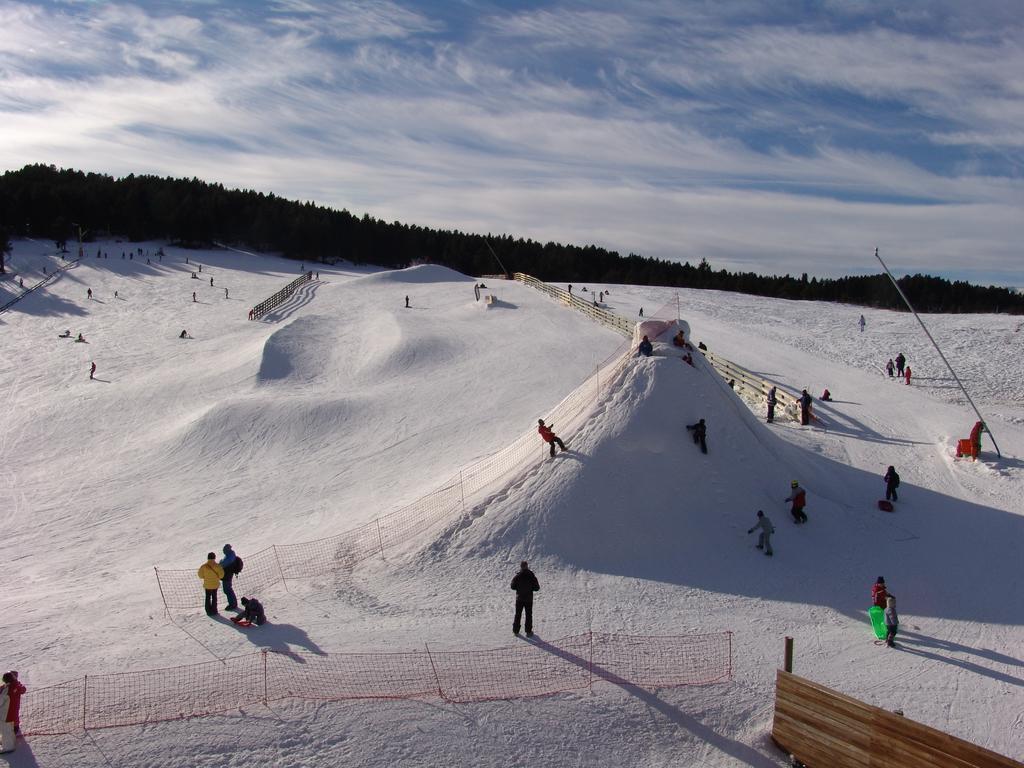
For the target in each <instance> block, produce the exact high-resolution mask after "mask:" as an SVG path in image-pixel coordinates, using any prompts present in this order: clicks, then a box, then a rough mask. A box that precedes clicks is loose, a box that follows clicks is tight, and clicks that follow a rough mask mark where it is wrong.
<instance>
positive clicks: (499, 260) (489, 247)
mask: <svg viewBox="0 0 1024 768" xmlns="http://www.w3.org/2000/svg"><path fill="white" fill-rule="evenodd" d="M484 245H486V246H487V250H488V251H490V252H491V256H493V257H494V260H495V261H496V262H498V266H499V267H501V271H502V272H504V273H505V274H506V275H508V277H509V279H511V277H512V276H511V275H510V274H509V271H508V270H507V269H505V265H504V264H502V263H501V259H499V258H498V254H496V253H495V252H494V249H493V248H491V244H490V242H488V240H487V238H486V237H485V238H484Z"/></svg>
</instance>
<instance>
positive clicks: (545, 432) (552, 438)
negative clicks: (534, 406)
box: [537, 419, 568, 458]
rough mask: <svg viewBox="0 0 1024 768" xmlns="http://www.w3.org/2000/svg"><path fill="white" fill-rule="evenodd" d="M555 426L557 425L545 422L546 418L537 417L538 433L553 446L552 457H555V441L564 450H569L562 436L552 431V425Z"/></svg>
mask: <svg viewBox="0 0 1024 768" xmlns="http://www.w3.org/2000/svg"><path fill="white" fill-rule="evenodd" d="M553 426H555V425H554V424H545V423H544V419H537V434H539V435H540V436H541V438H543V440H544V442H545V443H547V444H548V445H549V446H550V447H551V458H554V457H555V443H558V447H559V448H561V449H562V450H563V451H565V450H568V449H567V448H566V447H565V443H563V442H562V440H561V438H559V437H558V436H557V435H556V434H555V433H554V432H552V431H551V427H553Z"/></svg>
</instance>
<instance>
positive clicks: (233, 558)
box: [220, 544, 242, 611]
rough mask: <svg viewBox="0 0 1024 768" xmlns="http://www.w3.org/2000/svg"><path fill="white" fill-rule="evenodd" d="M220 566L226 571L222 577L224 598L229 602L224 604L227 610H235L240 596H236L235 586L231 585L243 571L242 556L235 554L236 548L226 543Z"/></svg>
mask: <svg viewBox="0 0 1024 768" xmlns="http://www.w3.org/2000/svg"><path fill="white" fill-rule="evenodd" d="M220 567H221V570H222V571H223V572H224V575H223V576H222V577H221V582H220V583H221V587H222V588H223V589H224V598H225V599H226V600H227V601H228V604H227V605H225V606H224V610H226V611H234V610H237V609H238V598H236V597H235V590H234V587H232V586H231V580H232V579H233V578H235V576H236V575H238V574H239V573H241V571H242V558H240V557H239V556H238V555H236V554H235V550H233V549H232V548H231V545H230V544H225V545H224V557H222V558H221V559H220Z"/></svg>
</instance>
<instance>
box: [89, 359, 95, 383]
mask: <svg viewBox="0 0 1024 768" xmlns="http://www.w3.org/2000/svg"><path fill="white" fill-rule="evenodd" d="M95 376H96V361H95V360H94V361H93V362H92V363H90V365H89V378H90V379H91V378H94V377H95Z"/></svg>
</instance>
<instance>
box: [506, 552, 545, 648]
mask: <svg viewBox="0 0 1024 768" xmlns="http://www.w3.org/2000/svg"><path fill="white" fill-rule="evenodd" d="M512 589H513V590H515V593H516V618H515V620H514V621H513V622H512V634H513V635H518V634H519V627H520V626H521V624H520V619H521V618H522V615H523V612H524V611H525V612H526V636H527V637H533V593H534V592H539V591H540V582H539V581H537V577H536V576H535V575H534V573H533V571H531V570H530V566H529V563H527V562H526V561H525V560H523V562H521V563H520V564H519V573H517V574H516V575H515V576H513V577H512Z"/></svg>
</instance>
